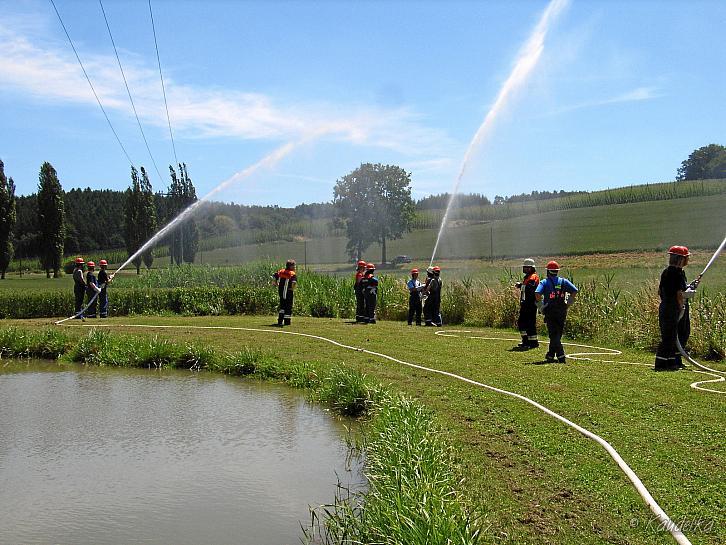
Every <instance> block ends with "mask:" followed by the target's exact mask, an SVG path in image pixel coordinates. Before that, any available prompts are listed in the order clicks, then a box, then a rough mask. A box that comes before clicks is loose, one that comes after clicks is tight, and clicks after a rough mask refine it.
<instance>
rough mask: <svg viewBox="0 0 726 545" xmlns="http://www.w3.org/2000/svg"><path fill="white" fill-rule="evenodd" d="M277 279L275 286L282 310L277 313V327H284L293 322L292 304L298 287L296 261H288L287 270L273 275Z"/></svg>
mask: <svg viewBox="0 0 726 545" xmlns="http://www.w3.org/2000/svg"><path fill="white" fill-rule="evenodd" d="M272 277H273V278H274V279H275V286H277V291H278V294H279V296H280V309H279V311H278V313H277V325H278V326H280V327H282V326H283V324H284V325H290V324H291V322H292V303H293V299H294V295H295V287H296V286H297V274H296V273H295V260H294V259H288V260H287V262H286V263H285V268H284V269H280V270H279V271H277V272H276V273H275V274H273V275H272Z"/></svg>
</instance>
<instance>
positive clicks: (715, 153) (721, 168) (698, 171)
mask: <svg viewBox="0 0 726 545" xmlns="http://www.w3.org/2000/svg"><path fill="white" fill-rule="evenodd" d="M725 176H726V146H720V145H718V144H709V145H708V146H703V147H700V148H698V149H697V150H695V151H694V152H693V153H691V154H690V155H689V156H688V159H686V160H685V161H683V162H682V163H681V166H680V168H679V169H678V176H677V178H676V179H677V180H681V181H682V180H708V179H713V178H723V177H725Z"/></svg>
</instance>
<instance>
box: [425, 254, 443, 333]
mask: <svg viewBox="0 0 726 545" xmlns="http://www.w3.org/2000/svg"><path fill="white" fill-rule="evenodd" d="M441 286H442V281H441V268H439V267H429V268H428V269H426V286H425V290H424V291H425V293H426V302H425V303H424V307H423V312H424V319H425V321H426V323H425V325H426V326H427V327H433V326H436V327H441V326H442V325H443V322H442V319H441Z"/></svg>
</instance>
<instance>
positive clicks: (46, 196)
mask: <svg viewBox="0 0 726 545" xmlns="http://www.w3.org/2000/svg"><path fill="white" fill-rule="evenodd" d="M85 212H86V213H89V211H85ZM38 227H39V229H40V240H39V248H38V250H39V254H40V255H39V256H38V257H39V258H40V264H41V266H42V267H43V269H45V274H46V276H47V277H48V278H50V271H53V278H58V277H59V276H60V269H61V261H62V259H63V248H64V242H65V237H66V217H65V204H64V202H63V188H62V187H61V184H60V181H59V180H58V173H57V172H56V171H55V169H54V168H53V165H51V164H50V163H48V162H47V161H46V162H45V163H43V165H42V166H41V167H40V176H39V183H38Z"/></svg>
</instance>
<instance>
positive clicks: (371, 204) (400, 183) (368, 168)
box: [333, 163, 415, 263]
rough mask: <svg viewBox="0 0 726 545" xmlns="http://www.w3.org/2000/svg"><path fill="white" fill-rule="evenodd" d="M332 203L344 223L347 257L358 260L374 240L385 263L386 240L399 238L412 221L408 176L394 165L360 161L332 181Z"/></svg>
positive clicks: (412, 213) (409, 178) (412, 209)
mask: <svg viewBox="0 0 726 545" xmlns="http://www.w3.org/2000/svg"><path fill="white" fill-rule="evenodd" d="M333 202H334V203H335V205H336V207H337V210H338V217H339V218H340V219H342V220H343V221H344V222H345V226H346V232H347V236H348V244H347V250H348V252H349V254H350V255H351V257H355V258H356V259H360V258H361V256H362V255H363V252H364V251H365V250H366V249H367V248H368V246H370V244H371V243H372V242H374V241H377V242H379V243H380V244H381V262H382V263H385V262H386V241H387V240H395V239H398V238H401V237H402V236H403V233H404V232H406V231H408V230H409V229H410V226H411V222H412V221H413V217H414V210H415V207H414V203H413V200H412V199H411V175H410V174H409V173H407V172H406V171H405V170H403V169H402V168H400V167H397V166H395V165H381V164H380V163H377V164H371V163H365V164H361V166H360V167H358V168H357V169H355V170H354V171H353V172H351V173H350V174H347V175H346V176H343V178H341V179H340V180H338V181H337V182H336V183H335V189H334V193H333Z"/></svg>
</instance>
